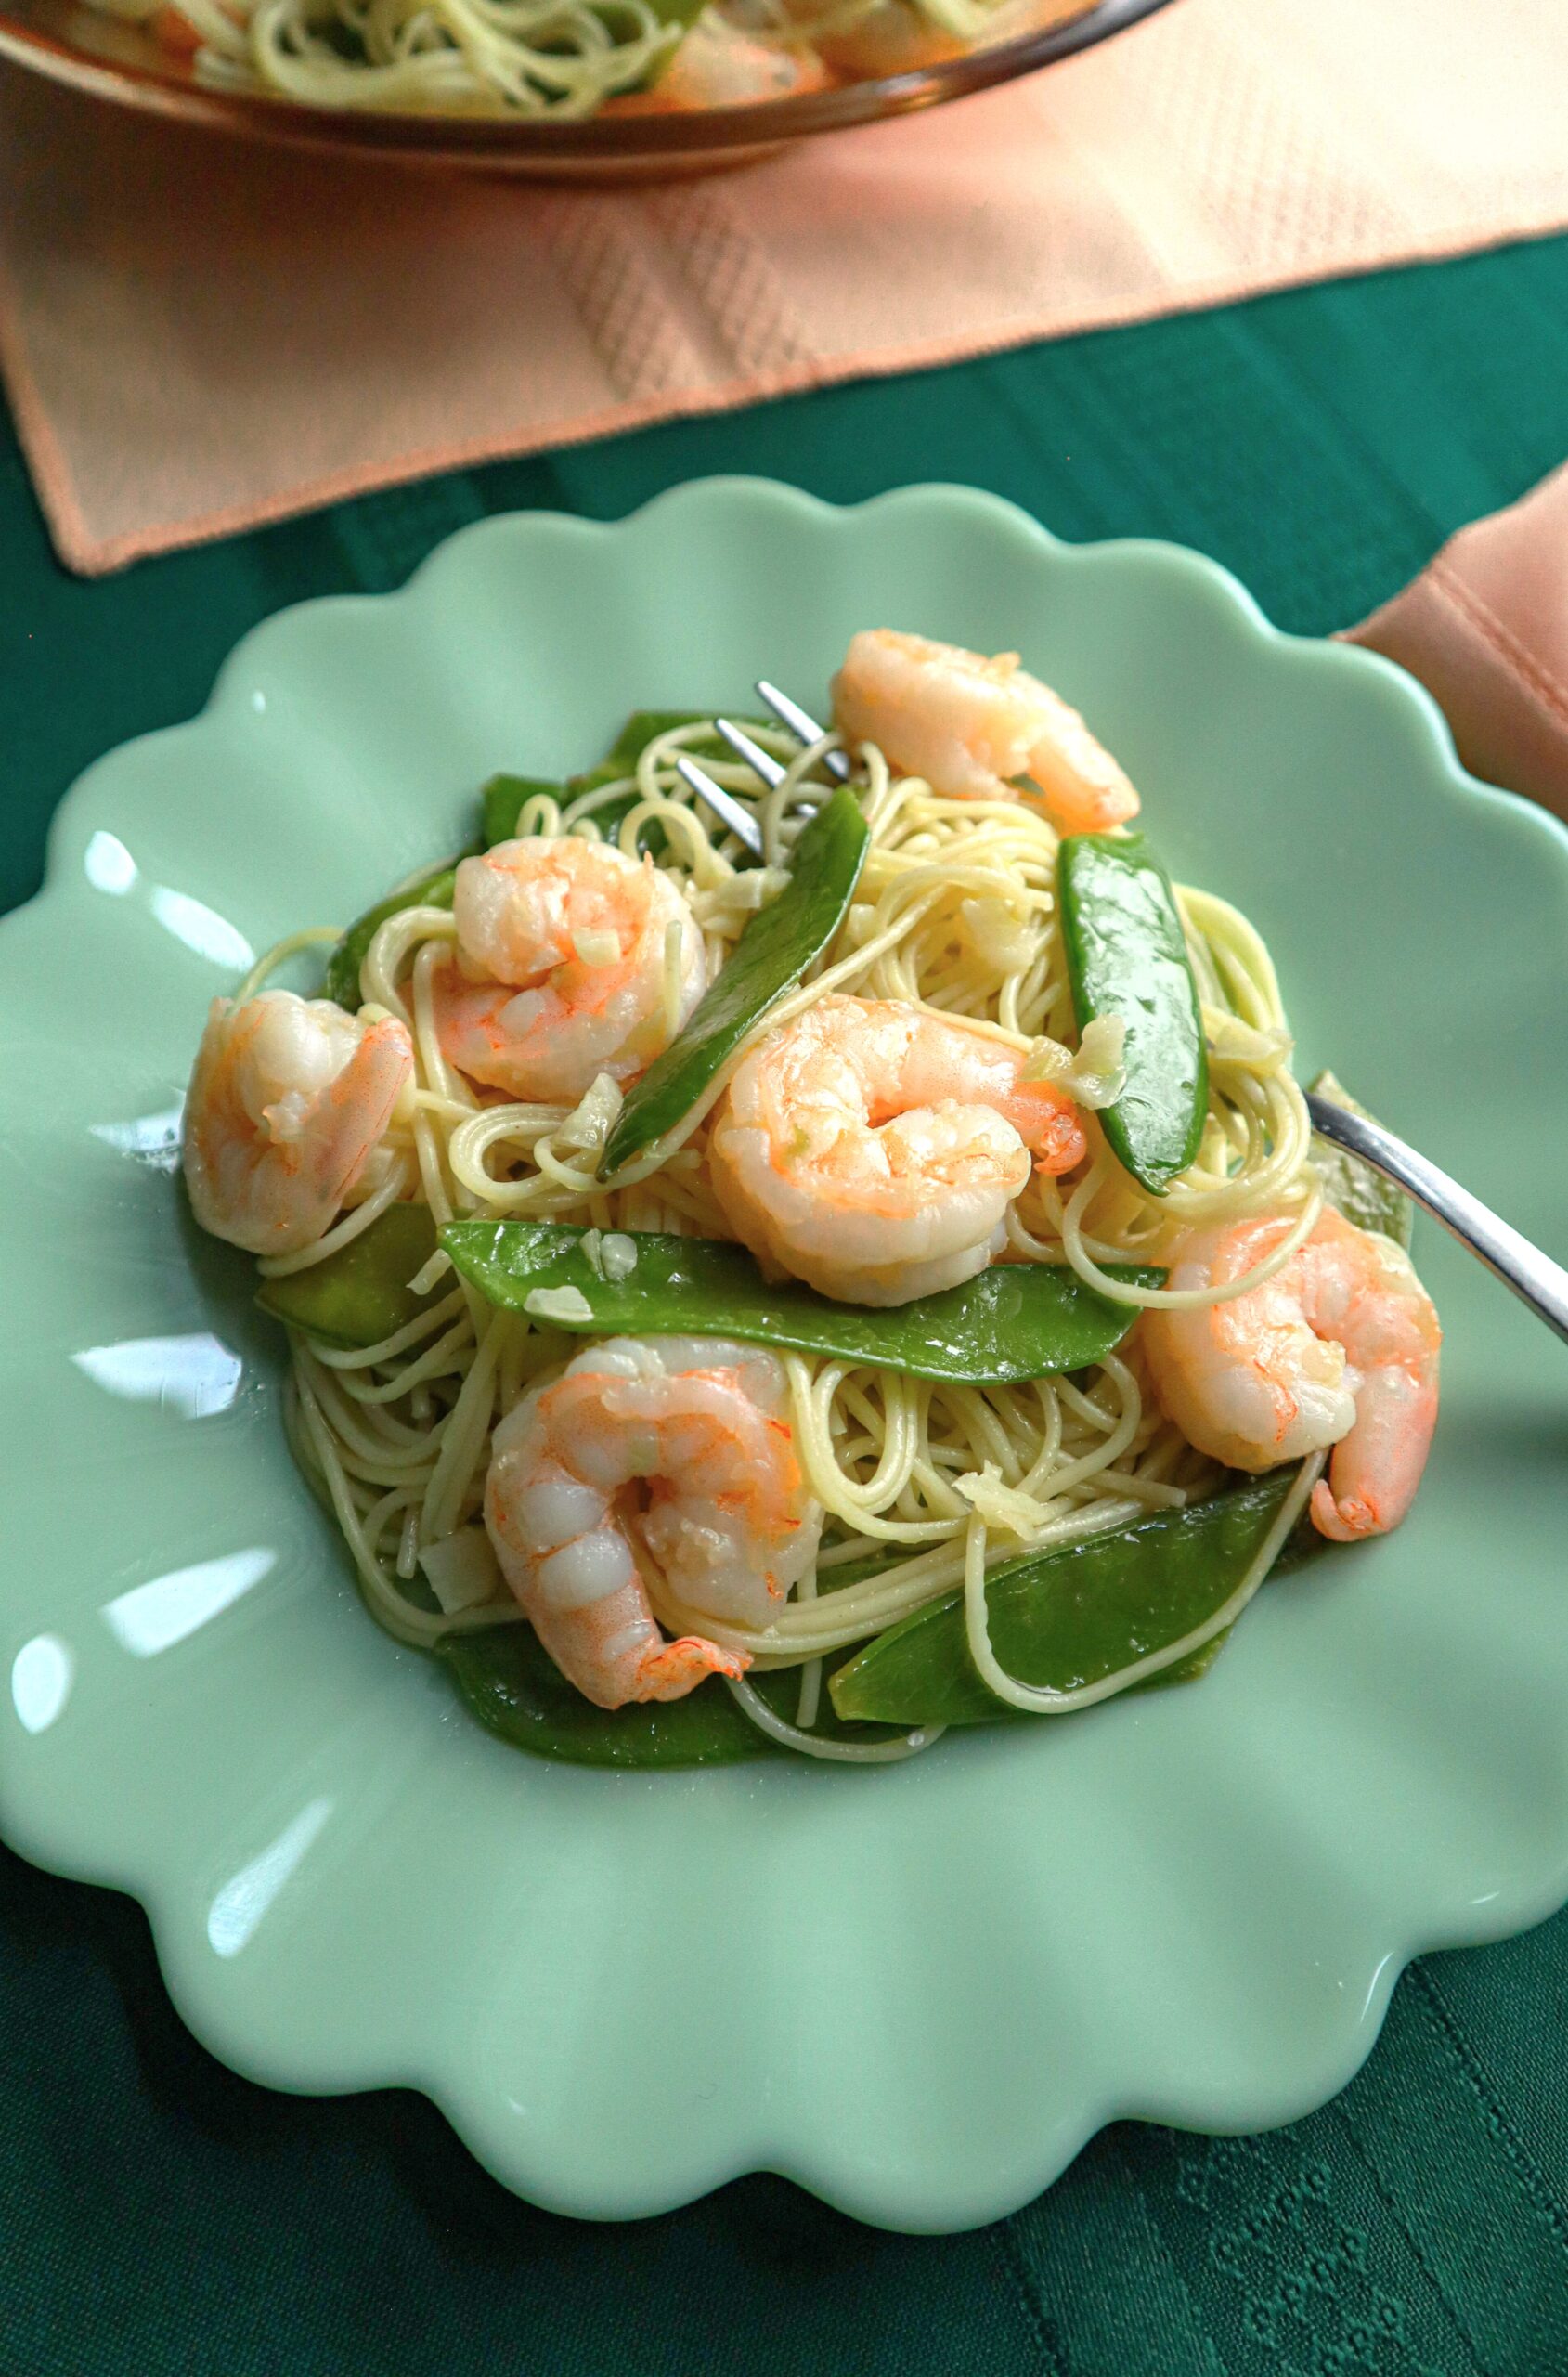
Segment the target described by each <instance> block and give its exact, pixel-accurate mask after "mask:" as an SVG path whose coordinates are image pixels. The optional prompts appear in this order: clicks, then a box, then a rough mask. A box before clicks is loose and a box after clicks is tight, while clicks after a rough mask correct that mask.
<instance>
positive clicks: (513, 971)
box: [435, 834, 704, 1104]
mask: <svg viewBox="0 0 1568 2377" xmlns="http://www.w3.org/2000/svg"><path fill="white" fill-rule="evenodd" d="M452 905H453V911H454V914H455V916H456V918H457V927H458V963H457V964H456V965H453V966H448V967H447V968H443V970H442V971H441V973H439V974H438V975H437V976H436V979H435V1021H436V1031H437V1033H438V1034H439V1037H440V1041H441V1046H442V1048H443V1050H444V1051H445V1053H446V1055H447V1059H448V1060H449V1061H450V1062H451V1063H452V1064H454V1065H456V1067H457V1068H458V1070H459V1072H464V1073H467V1074H468V1076H469V1078H470V1079H471V1080H473V1081H477V1082H484V1083H486V1084H487V1085H490V1086H491V1087H492V1088H496V1089H504V1090H506V1091H507V1092H508V1093H509V1094H510V1095H511V1096H512V1097H513V1098H528V1099H536V1100H539V1101H541V1102H543V1103H546V1104H550V1103H552V1102H554V1101H556V1100H560V1099H576V1098H580V1097H581V1096H582V1094H583V1092H584V1091H585V1090H586V1089H588V1088H589V1087H590V1085H591V1084H592V1082H593V1081H594V1079H595V1077H596V1076H597V1075H598V1074H600V1073H608V1074H609V1075H610V1078H611V1079H612V1080H613V1081H617V1082H627V1081H630V1080H632V1079H633V1078H634V1077H635V1076H636V1075H637V1074H638V1073H640V1072H644V1071H646V1069H647V1067H648V1066H649V1065H650V1064H651V1063H652V1062H653V1060H654V1058H655V1057H656V1056H658V1055H659V1053H660V1051H661V1050H662V1049H663V1048H664V1047H665V1046H667V1043H668V1041H669V1040H670V1039H671V1038H672V1037H673V1036H674V1033H675V1032H676V1031H678V1030H679V1029H680V1025H681V1024H682V1023H683V1022H684V1021H685V1020H686V1017H687V1016H688V1015H689V1014H690V1013H691V1011H692V1009H693V1007H694V1006H695V1005H696V1003H697V1000H698V999H699V998H700V997H701V995H702V990H703V981H704V968H703V950H702V936H701V934H700V933H699V931H698V930H697V927H696V924H695V921H694V919H693V916H692V915H691V912H690V911H689V909H688V908H687V906H686V903H685V902H684V901H683V900H682V899H681V897H680V892H679V890H677V889H676V887H675V885H674V884H673V883H672V882H671V881H670V879H669V877H668V876H667V875H663V874H661V873H660V872H659V870H658V868H657V867H656V866H654V864H653V861H652V860H651V859H643V860H642V861H641V864H640V863H639V862H638V861H637V860H635V859H629V858H627V857H625V856H623V854H622V853H621V851H618V850H615V849H612V848H610V847H609V846H608V845H607V844H605V843H603V842H590V841H588V840H585V839H584V838H582V837H581V836H580V835H576V834H565V835H562V836H561V837H560V838H557V839H555V840H547V839H545V838H542V837H539V836H530V837H527V838H524V839H523V840H520V841H514V842H498V843H497V845H496V846H495V848H494V849H493V850H488V851H486V852H485V853H484V855H483V857H481V858H465V859H464V860H463V862H462V864H461V865H460V867H459V868H458V877H457V888H456V894H455V897H454V899H453V903H452ZM677 935H678V936H679V941H680V948H679V954H678V955H677V957H676V959H675V989H676V997H675V1002H674V1013H673V1015H671V1013H670V1012H669V1011H668V1010H669V1000H668V997H667V988H666V971H667V947H668V944H669V942H670V941H671V940H672V938H673V937H675V936H677Z"/></svg>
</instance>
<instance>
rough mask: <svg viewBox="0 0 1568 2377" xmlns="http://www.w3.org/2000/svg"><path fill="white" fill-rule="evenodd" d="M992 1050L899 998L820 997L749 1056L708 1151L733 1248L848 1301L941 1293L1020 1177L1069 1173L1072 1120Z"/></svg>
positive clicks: (977, 1259)
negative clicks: (1033, 1167) (742, 1247)
mask: <svg viewBox="0 0 1568 2377" xmlns="http://www.w3.org/2000/svg"><path fill="white" fill-rule="evenodd" d="M1023 1065H1024V1059H1023V1058H1022V1057H1021V1056H1020V1055H1019V1053H1018V1052H1017V1049H1014V1048H1010V1047H1008V1046H1006V1044H1005V1043H1004V1042H1003V1041H999V1040H991V1039H989V1038H987V1037H986V1036H985V1035H984V1034H983V1033H978V1032H976V1031H974V1030H972V1029H971V1028H970V1027H969V1026H968V1025H967V1024H964V1023H960V1022H958V1021H957V1020H953V1021H952V1022H949V1021H948V1020H946V1019H945V1018H942V1017H940V1016H936V1015H933V1014H932V1013H931V1012H930V1010H929V1009H928V1008H923V1007H912V1006H909V1005H906V1004H905V1003H904V1002H903V1001H902V1000H899V999H856V998H840V997H835V996H831V995H830V996H829V997H827V998H823V999H819V1000H818V1001H817V1004H816V1005H815V1006H814V1007H808V1008H807V1009H806V1010H805V1012H804V1014H801V1015H798V1016H797V1017H796V1018H795V1020H794V1021H793V1022H791V1023H785V1024H781V1025H780V1027H779V1028H778V1030H777V1031H776V1032H772V1033H770V1034H769V1035H768V1037H767V1038H766V1039H765V1040H763V1041H762V1042H760V1043H759V1045H758V1046H757V1047H755V1048H754V1049H753V1050H752V1051H751V1053H750V1055H749V1056H748V1057H746V1058H745V1059H744V1060H743V1062H742V1064H741V1066H740V1068H739V1070H738V1071H737V1072H736V1074H735V1077H734V1079H733V1081H732V1083H731V1084H730V1088H729V1092H728V1095H727V1096H726V1098H725V1099H724V1102H723V1104H722V1105H721V1106H720V1108H719V1113H718V1116H717V1118H716V1120H715V1122H714V1125H713V1130H712V1134H711V1136H710V1137H709V1141H708V1165H709V1172H710V1176H711V1178H712V1181H713V1186H714V1189H715V1191H716V1193H717V1195H718V1198H719V1203H720V1204H721V1205H722V1206H723V1208H724V1212H725V1214H726V1215H727V1216H728V1218H729V1221H730V1224H731V1227H732V1229H733V1230H734V1232H735V1234H736V1236H737V1237H738V1238H741V1239H743V1240H745V1244H746V1245H747V1246H749V1247H750V1248H751V1250H752V1253H754V1254H755V1255H757V1257H758V1260H759V1261H760V1262H761V1263H762V1264H763V1266H764V1267H765V1268H771V1269H772V1270H773V1271H774V1272H775V1273H776V1272H778V1271H785V1272H789V1273H791V1274H792V1275H793V1276H794V1277H795V1278H796V1279H805V1280H806V1281H807V1282H808V1283H809V1284H810V1286H811V1287H813V1288H816V1289H817V1290H818V1291H819V1292H821V1293H822V1294H823V1295H828V1296H839V1297H842V1298H843V1299H844V1300H845V1301H846V1302H849V1303H853V1304H871V1305H896V1304H907V1303H908V1302H909V1300H910V1298H911V1297H912V1296H925V1295H933V1294H935V1293H936V1292H937V1291H938V1289H940V1288H951V1287H956V1286H957V1285H958V1283H959V1281H960V1280H962V1279H973V1277H974V1275H975V1273H976V1272H977V1271H982V1270H984V1268H985V1266H986V1265H987V1264H988V1263H989V1262H990V1261H991V1257H992V1256H993V1255H995V1254H997V1253H1000V1252H1001V1249H1002V1245H1003V1240H1004V1220H1005V1216H1006V1212H1007V1208H1008V1206H1009V1205H1010V1204H1011V1203H1012V1201H1013V1200H1014V1198H1015V1197H1016V1196H1017V1194H1018V1192H1019V1190H1020V1189H1022V1188H1023V1186H1024V1184H1025V1183H1026V1181H1027V1180H1028V1179H1029V1176H1030V1154H1031V1151H1032V1153H1033V1155H1034V1156H1035V1158H1037V1159H1038V1168H1039V1170H1041V1171H1042V1172H1045V1173H1061V1172H1068V1171H1070V1170H1071V1168H1072V1166H1073V1165H1074V1164H1075V1163H1081V1162H1082V1158H1083V1155H1084V1152H1085V1145H1084V1138H1083V1131H1082V1124H1080V1122H1079V1120H1078V1115H1077V1112H1076V1111H1075V1109H1074V1107H1073V1105H1072V1103H1071V1100H1070V1099H1069V1098H1067V1097H1066V1096H1065V1095H1064V1093H1063V1092H1062V1091H1061V1090H1059V1089H1056V1088H1054V1087H1053V1086H1052V1085H1050V1084H1049V1083H1048V1082H1030V1081H1025V1079H1024V1078H1023Z"/></svg>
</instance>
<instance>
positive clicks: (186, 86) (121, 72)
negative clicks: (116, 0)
mask: <svg viewBox="0 0 1568 2377" xmlns="http://www.w3.org/2000/svg"><path fill="white" fill-rule="evenodd" d="M1165 6H1169V0H1088V5H1086V0H1010V5H1009V6H1007V8H1006V10H1005V14H1004V16H1001V15H999V17H998V20H997V23H996V25H995V26H994V27H993V28H992V30H991V34H990V36H989V38H988V39H987V40H986V41H985V42H984V43H983V44H982V45H978V46H976V47H975V48H973V49H971V50H968V51H966V52H965V54H964V55H963V56H962V57H958V58H946V59H943V60H941V61H940V62H939V63H937V64H934V65H930V66H924V67H921V68H918V69H917V70H915V71H911V72H907V73H902V74H888V75H884V76H882V77H880V78H879V79H876V80H872V81H863V82H852V81H844V82H840V83H838V84H835V85H834V87H833V88H831V89H829V90H824V91H811V92H806V93H803V94H801V95H800V96H799V97H795V98H786V99H769V100H765V101H759V102H758V103H756V104H753V105H751V106H746V107H730V108H703V109H692V110H685V111H683V112H681V113H680V114H671V115H667V116H641V115H620V116H617V115H615V114H608V115H599V116H594V117H590V118H588V119H587V120H586V121H584V122H581V123H564V122H562V121H561V120H560V119H559V118H557V119H555V120H553V121H551V122H548V123H541V122H538V121H532V120H530V119H528V118H526V117H519V116H515V115H493V116H480V115H473V116H440V115H416V114H408V113H396V112H394V111H392V110H386V109H381V108H375V109H371V108H364V109H352V108H309V107H301V106H297V105H295V104H294V103H293V102H292V101H289V100H284V99H280V98H276V97H272V96H271V95H270V94H268V93H265V92H246V91H222V90H213V89H210V88H208V87H207V85H205V84H202V83H201V82H199V81H198V80H197V79H196V75H195V73H194V71H193V69H192V65H191V62H190V60H189V59H188V58H183V57H180V56H178V55H176V54H175V53H173V52H171V51H170V50H168V49H167V48H165V47H164V46H163V45H162V43H160V42H158V41H156V40H154V38H153V37H152V35H151V34H150V33H149V32H145V31H144V30H143V29H142V28H141V27H140V26H139V25H136V24H130V23H126V22H124V21H123V20H122V19H116V18H113V17H110V16H106V15H104V14H103V13H102V12H101V11H100V10H98V9H96V8H89V7H86V6H83V5H82V0H0V58H11V59H13V60H14V61H15V62H16V64H18V65H19V66H25V67H29V68H31V69H32V71H34V72H35V73H39V74H45V75H47V76H48V77H49V78H50V80H51V81H53V82H57V83H64V84H69V85H70V86H71V88H72V89H73V90H78V91H85V92H88V93H90V94H92V95H93V96H94V97H97V98H104V99H111V100H113V101H115V102H116V103H117V104H118V105H120V106H122V107H131V108H136V109H138V110H141V111H142V112H144V113H150V114H153V115H162V116H167V117H170V118H172V119H174V120H175V121H176V122H179V123H194V124H201V125H203V126H205V127H206V128H207V129H208V130H210V131H214V132H223V133H227V134H230V135H232V136H236V137H238V138H241V139H248V140H264V141H273V142H282V143H284V144H285V145H287V146H290V147H293V148H305V149H330V150H335V151H337V152H338V153H340V154H342V155H343V156H348V157H355V156H357V157H366V156H375V157H382V158H386V159H389V160H399V159H400V160H402V161H403V162H406V163H412V164H420V165H469V166H483V167H484V168H485V169H486V171H487V172H490V173H514V174H529V175H542V176H544V177H546V178H550V177H566V178H570V179H579V178H582V179H590V180H594V179H606V180H616V179H649V180H651V179H655V178H657V177H658V176H660V175H668V174H681V173H695V172H703V171H706V170H709V169H712V168H715V167H718V166H721V165H725V164H740V163H744V162H745V161H746V160H747V159H748V158H750V157H755V156H758V155H764V154H767V153H769V152H770V151H771V150H772V149H777V148H779V147H781V146H783V145H784V143H785V142H786V141H790V140H797V139H800V138H802V137H804V136H807V135H809V134H811V133H818V132H841V131H843V130H845V129H847V128H848V126H849V125H851V124H856V123H876V122H879V121H880V120H881V119H882V118H884V117H887V116H895V115H910V114H913V113H914V112H915V111H917V110H920V109H924V108H929V107H939V106H940V105H941V104H942V102H943V101H944V100H947V99H957V98H963V97H965V94H966V93H968V92H971V91H987V90H991V89H992V88H993V87H994V86H995V85H996V84H1000V83H1010V82H1013V81H1014V80H1015V79H1016V78H1017V76H1018V75H1020V74H1032V73H1035V72H1037V71H1039V70H1040V69H1041V68H1042V67H1044V66H1052V65H1055V64H1056V62H1057V60H1058V59H1060V58H1071V57H1074V56H1076V55H1077V53H1078V52H1079V51H1080V50H1083V49H1092V48H1094V47H1095V45H1097V44H1098V43H1100V42H1102V41H1108V39H1109V38H1110V36H1111V35H1112V34H1113V33H1119V32H1123V31H1124V30H1125V29H1126V28H1127V27H1128V26H1129V25H1134V24H1136V23H1138V22H1139V21H1140V19H1143V18H1145V17H1147V16H1152V15H1153V14H1154V12H1155V10H1156V9H1158V8H1162V7H1165Z"/></svg>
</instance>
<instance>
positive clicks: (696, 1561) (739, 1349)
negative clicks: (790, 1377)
mask: <svg viewBox="0 0 1568 2377" xmlns="http://www.w3.org/2000/svg"><path fill="white" fill-rule="evenodd" d="M786 1411H787V1401H786V1388H785V1383H784V1371H783V1370H782V1368H781V1367H780V1365H779V1363H778V1362H777V1361H775V1359H774V1358H773V1357H772V1355H771V1354H766V1353H760V1352H758V1350H757V1349H756V1348H755V1347H754V1346H750V1345H732V1344H726V1343H723V1342H721V1341H719V1340H718V1339H712V1338H703V1337H660V1338H654V1339H647V1340H645V1339H641V1338H636V1337H615V1338H611V1339H610V1340H609V1342H608V1343H607V1344H602V1345H590V1347H589V1349H588V1351H587V1352H586V1353H582V1354H579V1355H578V1356H577V1359H576V1361H573V1362H568V1363H567V1365H566V1368H565V1370H564V1371H563V1372H562V1374H561V1376H560V1377H559V1378H557V1379H556V1380H555V1381H554V1382H553V1383H551V1384H549V1385H544V1386H536V1387H534V1388H532V1389H531V1390H530V1392H529V1393H528V1394H526V1395H525V1396H524V1397H523V1399H522V1401H521V1402H520V1403H518V1404H517V1405H516V1406H515V1407H514V1409H512V1410H511V1411H509V1412H508V1414H507V1416H506V1418H505V1419H504V1420H502V1421H501V1422H500V1424H499V1427H498V1428H497V1430H496V1433H495V1437H494V1441H493V1445H492V1449H491V1457H490V1471H489V1477H488V1480H487V1482H486V1489H485V1524H486V1526H487V1527H488V1529H489V1531H490V1539H491V1541H492V1542H493V1543H494V1545H495V1547H496V1556H497V1558H498V1559H499V1562H500V1565H501V1569H502V1572H503V1574H504V1575H505V1577H506V1579H507V1582H508V1583H509V1584H510V1585H511V1587H512V1591H513V1592H514V1593H515V1594H516V1596H517V1599H518V1601H519V1602H520V1604H522V1607H523V1609H524V1612H525V1615H526V1616H527V1617H528V1618H529V1619H530V1620H531V1621H532V1623H533V1627H534V1630H535V1632H536V1633H537V1634H538V1638H539V1640H540V1642H541V1643H543V1644H544V1646H545V1649H546V1650H547V1651H548V1652H549V1653H550V1656H551V1658H552V1659H553V1660H554V1661H555V1664H556V1666H557V1667H558V1668H559V1669H561V1672H562V1674H563V1675H564V1676H565V1677H567V1678H568V1679H569V1681H570V1682H573V1683H575V1684H576V1685H577V1689H578V1691H579V1692H582V1693H585V1694H586V1695H587V1696H588V1697H589V1699H590V1700H592V1701H595V1702H596V1703H597V1704H598V1706H599V1707H600V1708H620V1707H621V1706H622V1704H623V1703H624V1702H626V1701H628V1700H679V1699H680V1698H681V1697H682V1695H684V1694H686V1693H688V1692H690V1691H692V1690H693V1686H695V1685H696V1684H699V1683H700V1682H702V1680H703V1678H704V1677H705V1676H706V1675H740V1674H741V1673H742V1672H743V1671H744V1670H745V1668H746V1667H747V1666H748V1665H749V1664H750V1662H749V1660H748V1658H747V1656H746V1655H745V1652H742V1651H727V1650H724V1649H722V1648H720V1646H719V1644H718V1643H710V1642H707V1641H706V1640H705V1639H704V1637H703V1636H701V1635H696V1634H688V1635H682V1636H681V1637H680V1639H679V1640H678V1641H676V1642H668V1641H667V1640H666V1638H665V1637H664V1636H663V1635H662V1634H661V1633H660V1632H659V1630H658V1627H657V1626H656V1624H655V1623H654V1614H653V1611H652V1609H651V1607H650V1606H649V1602H648V1591H647V1587H646V1585H645V1584H644V1582H643V1578H642V1573H641V1572H642V1570H643V1567H644V1565H645V1564H651V1565H653V1566H654V1568H655V1569H656V1570H657V1571H658V1572H659V1573H660V1574H661V1575H662V1576H663V1578H665V1580H666V1582H667V1584H668V1585H669V1586H670V1588H671V1590H672V1591H674V1592H675V1593H676V1594H677V1595H678V1596H679V1597H680V1600H681V1601H682V1602H683V1603H684V1604H686V1605H687V1606H688V1607H690V1608H693V1609H696V1610H700V1611H702V1612H704V1613H705V1614H706V1615H708V1616H710V1617H718V1618H730V1619H732V1620H735V1621H737V1622H739V1623H742V1624H745V1625H747V1626H762V1625H766V1624H767V1622H768V1618H769V1617H770V1616H771V1613H772V1611H773V1610H774V1609H776V1608H777V1607H778V1606H779V1604H781V1603H782V1602H783V1601H784V1596H785V1595H786V1594H787V1592H788V1591H789V1589H790V1587H791V1586H792V1585H793V1584H795V1583H796V1582H797V1579H798V1578H800V1577H801V1576H802V1575H803V1574H804V1573H805V1571H806V1570H807V1569H808V1568H809V1567H810V1565H811V1562H812V1561H813V1560H814V1559H815V1557H816V1550H817V1537H818V1533H819V1531H820V1529H821V1526H822V1510H821V1507H820V1505H819V1504H818V1503H816V1502H815V1501H814V1500H812V1499H811V1497H810V1494H809V1493H808V1491H807V1488H806V1484H805V1481H804V1478H803V1477H802V1475H801V1470H800V1464H799V1461H797V1458H796V1453H795V1440H794V1432H793V1430H792V1429H791V1427H790V1424H789V1421H788V1418H787V1417H786ZM640 1488H641V1492H640V1491H639V1489H640ZM644 1498H645V1499H644Z"/></svg>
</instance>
